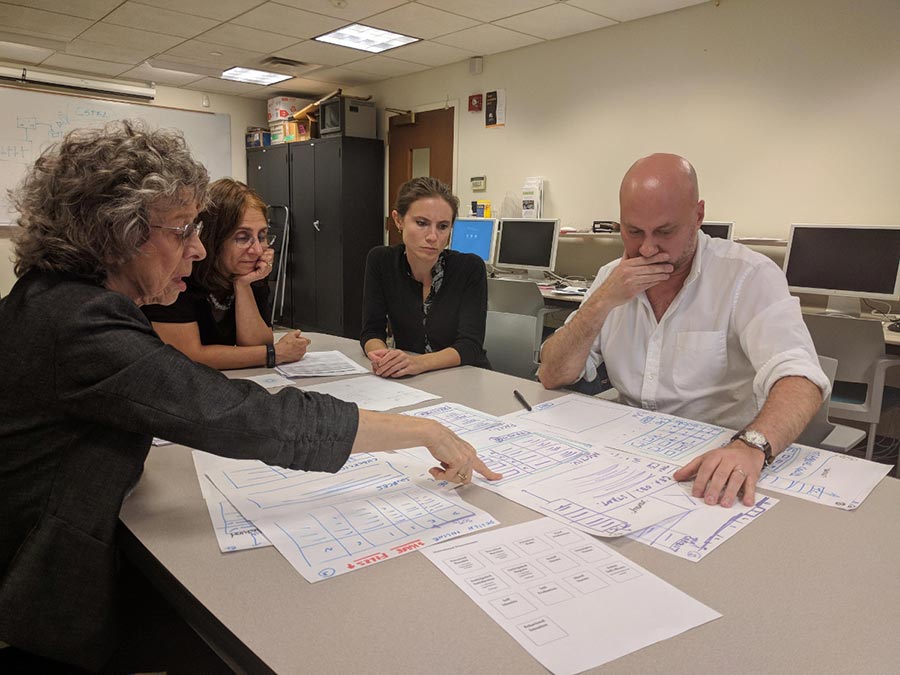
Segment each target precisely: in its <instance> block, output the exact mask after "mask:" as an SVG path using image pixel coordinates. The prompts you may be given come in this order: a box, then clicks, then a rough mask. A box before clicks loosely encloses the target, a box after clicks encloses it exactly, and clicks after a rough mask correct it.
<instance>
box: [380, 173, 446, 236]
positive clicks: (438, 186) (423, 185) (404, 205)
mask: <svg viewBox="0 0 900 675" xmlns="http://www.w3.org/2000/svg"><path fill="white" fill-rule="evenodd" d="M429 197H440V198H441V199H443V200H444V201H445V202H447V204H449V205H450V208H451V209H452V210H453V220H452V221H451V225H452V224H453V222H455V221H456V216H457V215H458V214H459V199H458V198H457V197H456V195H454V194H453V192H451V190H450V188H449V187H448V186H447V185H446V184H445V183H442V182H441V181H439V180H438V179H437V178H430V177H423V178H413V179H412V180H408V181H406V182H405V183H404V184H403V185H401V186H400V190H399V191H398V192H397V202H396V203H395V204H394V210H396V211H397V213H398V214H399V215H400V217H401V218H402V217H403V216H405V215H406V212H407V211H409V207H410V206H412V205H413V203H414V202H417V201H419V200H420V199H428V198H429Z"/></svg>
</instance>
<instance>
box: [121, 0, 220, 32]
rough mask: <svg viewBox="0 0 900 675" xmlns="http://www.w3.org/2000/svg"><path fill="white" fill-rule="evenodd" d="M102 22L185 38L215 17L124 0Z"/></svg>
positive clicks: (205, 29) (213, 24)
mask: <svg viewBox="0 0 900 675" xmlns="http://www.w3.org/2000/svg"><path fill="white" fill-rule="evenodd" d="M103 22H104V23H111V24H115V25H117V26H127V27H128V28H140V29H141V30H149V31H153V32H154V33H162V34H164V35H178V36H179V37H185V38H188V37H194V36H195V35H197V34H199V33H202V32H204V31H207V30H209V29H210V28H212V27H213V26H215V25H216V21H215V19H207V18H205V17H202V16H191V15H190V14H183V13H181V12H172V11H170V10H168V9H160V8H159V7H150V6H148V5H139V4H138V3H136V2H126V3H125V4H124V5H122V6H121V7H119V8H118V9H117V10H116V11H114V12H112V13H111V14H109V15H108V16H107V17H106V18H104V19H103Z"/></svg>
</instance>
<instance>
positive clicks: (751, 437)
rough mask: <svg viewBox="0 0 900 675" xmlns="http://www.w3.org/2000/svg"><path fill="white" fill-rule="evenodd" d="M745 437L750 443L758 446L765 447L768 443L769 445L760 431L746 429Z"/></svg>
mask: <svg viewBox="0 0 900 675" xmlns="http://www.w3.org/2000/svg"><path fill="white" fill-rule="evenodd" d="M743 436H744V438H746V439H747V440H748V441H750V442H751V443H755V444H756V445H765V444H766V443H768V441H767V440H766V437H765V436H763V435H762V434H761V433H759V432H758V431H753V430H752V429H746V430H745V431H744V434H743Z"/></svg>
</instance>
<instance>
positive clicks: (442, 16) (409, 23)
mask: <svg viewBox="0 0 900 675" xmlns="http://www.w3.org/2000/svg"><path fill="white" fill-rule="evenodd" d="M477 23H478V22H477V21H475V20H474V19H467V18H466V17H464V16H458V15H456V14H450V13H449V12H443V11H441V10H439V9H435V8H434V7H426V6H425V5H419V4H417V3H409V4H406V5H402V6H400V7H397V8H395V9H390V10H388V11H387V12H382V13H381V14H377V15H375V16H372V17H369V18H368V19H366V25H368V26H374V27H375V28H383V29H384V30H390V31H394V32H395V33H402V34H403V35H410V36H412V37H417V38H422V39H423V40H428V39H429V38H433V37H436V36H438V35H444V34H446V33H452V32H454V31H458V30H462V29H463V28H469V27H471V26H475V25H476V24H477Z"/></svg>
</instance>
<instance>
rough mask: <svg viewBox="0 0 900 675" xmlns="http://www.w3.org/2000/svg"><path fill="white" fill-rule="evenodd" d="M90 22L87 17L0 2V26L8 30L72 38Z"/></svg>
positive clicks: (88, 25)
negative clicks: (82, 17)
mask: <svg viewBox="0 0 900 675" xmlns="http://www.w3.org/2000/svg"><path fill="white" fill-rule="evenodd" d="M91 23H92V22H91V21H90V20H89V19H81V18H79V17H77V16H67V15H66V14H57V13H56V12H45V11H43V10H41V9H32V8H30V7H19V6H17V5H7V4H3V3H0V26H3V28H5V29H9V30H17V29H21V30H28V31H36V32H38V33H40V34H42V35H56V36H61V37H66V38H73V37H75V36H77V35H78V34H79V33H80V32H81V31H83V30H86V29H87V28H88V27H90V25H91Z"/></svg>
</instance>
